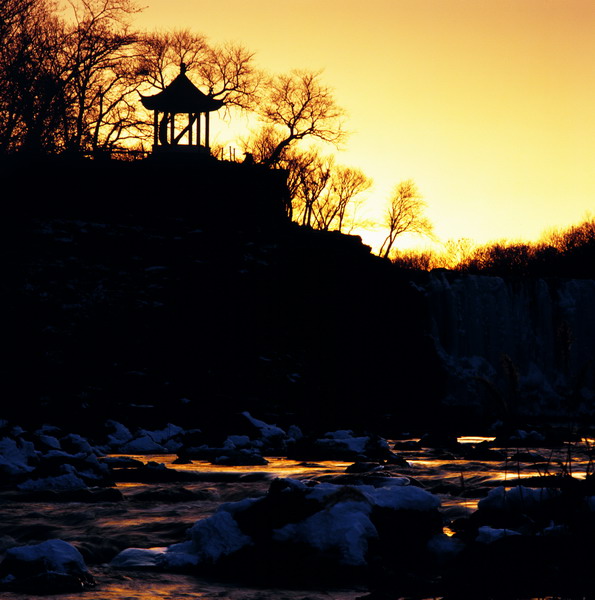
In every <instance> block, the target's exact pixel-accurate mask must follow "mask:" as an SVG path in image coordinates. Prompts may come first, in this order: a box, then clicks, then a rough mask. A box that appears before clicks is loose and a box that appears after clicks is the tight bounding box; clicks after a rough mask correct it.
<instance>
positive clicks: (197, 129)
mask: <svg viewBox="0 0 595 600" xmlns="http://www.w3.org/2000/svg"><path fill="white" fill-rule="evenodd" d="M201 116H202V115H201V113H198V118H197V119H196V145H197V146H200V134H201V131H200V118H201Z"/></svg>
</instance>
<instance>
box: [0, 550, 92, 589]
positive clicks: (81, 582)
mask: <svg viewBox="0 0 595 600" xmlns="http://www.w3.org/2000/svg"><path fill="white" fill-rule="evenodd" d="M93 585H95V581H94V579H93V576H92V575H91V573H89V571H88V570H87V567H86V565H85V561H84V560H83V557H82V555H81V554H80V552H79V551H78V550H77V549H76V548H75V547H74V546H72V545H71V544H69V543H67V542H64V541H63V540H49V541H46V542H42V543H41V544H36V545H33V546H19V547H15V548H10V549H9V550H7V551H6V555H5V557H4V560H3V561H2V563H1V564H0V587H1V588H3V589H5V590H8V591H15V592H20V593H29V594H63V593H70V592H81V591H83V590H85V589H87V588H89V587H92V586H93Z"/></svg>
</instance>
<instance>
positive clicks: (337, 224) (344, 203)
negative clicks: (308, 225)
mask: <svg viewBox="0 0 595 600" xmlns="http://www.w3.org/2000/svg"><path fill="white" fill-rule="evenodd" d="M371 185H372V180H371V179H370V178H369V177H366V176H365V175H364V173H363V172H362V171H361V170H360V169H354V168H352V167H344V166H341V165H336V166H333V168H332V170H331V174H330V179H329V182H328V186H327V190H326V193H325V194H321V195H320V196H319V198H318V200H317V202H316V203H315V205H314V220H315V227H316V229H323V230H329V229H331V228H334V229H336V230H337V231H343V229H344V227H345V225H346V222H347V219H348V217H349V216H350V217H351V219H350V220H351V225H352V227H353V225H354V224H355V223H354V221H355V211H351V215H349V210H348V209H349V208H352V207H354V206H355V204H354V198H355V197H356V196H358V195H359V194H361V193H362V192H365V191H366V190H368V189H369V188H370V187H371Z"/></svg>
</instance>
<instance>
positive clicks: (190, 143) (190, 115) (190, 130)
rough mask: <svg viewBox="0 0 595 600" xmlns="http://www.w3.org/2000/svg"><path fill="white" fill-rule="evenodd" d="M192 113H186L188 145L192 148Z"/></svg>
mask: <svg viewBox="0 0 595 600" xmlns="http://www.w3.org/2000/svg"><path fill="white" fill-rule="evenodd" d="M193 119H194V113H188V145H189V146H192V121H193Z"/></svg>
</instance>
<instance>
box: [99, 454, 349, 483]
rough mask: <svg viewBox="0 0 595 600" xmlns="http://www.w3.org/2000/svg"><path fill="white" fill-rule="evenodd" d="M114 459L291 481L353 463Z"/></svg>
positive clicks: (140, 456)
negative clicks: (231, 463) (235, 463)
mask: <svg viewBox="0 0 595 600" xmlns="http://www.w3.org/2000/svg"><path fill="white" fill-rule="evenodd" d="M110 456H114V457H126V458H133V459H135V460H138V461H141V462H142V463H144V464H147V463H149V462H156V463H162V464H164V465H165V466H166V467H168V468H172V469H176V470H177V471H192V472H195V473H241V474H244V473H245V474H248V473H250V474H254V473H266V474H268V475H271V476H272V477H289V478H291V477H294V478H303V477H308V476H311V475H320V474H322V473H325V472H328V473H335V472H343V471H345V469H346V468H347V467H348V466H349V465H351V464H352V463H351V462H343V461H331V460H325V461H324V462H321V463H310V462H300V461H296V460H289V459H287V458H283V457H274V456H273V457H271V456H267V461H268V464H266V465H239V466H224V465H214V464H213V463H210V462H208V461H206V460H192V462H190V463H188V464H177V463H175V462H174V461H175V460H176V459H177V458H178V456H177V454H110ZM133 485H137V484H133Z"/></svg>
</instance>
